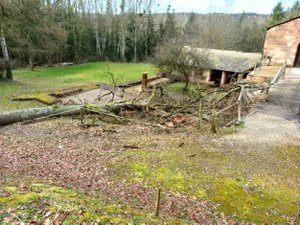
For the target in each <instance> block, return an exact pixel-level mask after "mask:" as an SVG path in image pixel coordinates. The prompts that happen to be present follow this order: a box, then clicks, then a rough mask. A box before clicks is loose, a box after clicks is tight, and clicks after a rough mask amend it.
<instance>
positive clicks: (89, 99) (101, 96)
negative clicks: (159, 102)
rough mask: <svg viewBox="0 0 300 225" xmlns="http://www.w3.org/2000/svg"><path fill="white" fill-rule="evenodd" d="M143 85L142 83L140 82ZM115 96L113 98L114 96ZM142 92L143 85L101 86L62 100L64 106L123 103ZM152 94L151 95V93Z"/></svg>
mask: <svg viewBox="0 0 300 225" xmlns="http://www.w3.org/2000/svg"><path fill="white" fill-rule="evenodd" d="M168 82H169V79H168V78H158V79H152V80H150V81H149V82H148V86H149V87H152V86H154V85H157V84H165V83H168ZM140 83H141V82H140ZM112 92H113V93H114V94H115V95H114V98H113V94H112ZM141 92H142V84H134V85H129V86H128V87H124V88H118V87H114V86H112V85H101V87H100V88H99V89H96V90H91V91H86V92H82V93H79V94H76V95H72V96H68V97H65V98H62V99H61V102H62V104H64V105H65V104H87V103H93V104H100V103H107V102H109V101H112V100H113V101H121V100H123V99H132V98H134V97H137V96H139V95H140V94H141ZM150 94H151V93H150Z"/></svg>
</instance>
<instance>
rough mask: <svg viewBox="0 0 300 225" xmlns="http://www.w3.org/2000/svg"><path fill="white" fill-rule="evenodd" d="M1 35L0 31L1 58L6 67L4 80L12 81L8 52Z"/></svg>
mask: <svg viewBox="0 0 300 225" xmlns="http://www.w3.org/2000/svg"><path fill="white" fill-rule="evenodd" d="M2 33H3V32H2V31H1V35H2V37H0V43H1V49H2V52H3V58H4V61H5V65H6V78H7V79H10V80H12V79H13V74H12V70H11V65H10V59H9V55H8V50H7V45H6V41H5V37H3V34H2Z"/></svg>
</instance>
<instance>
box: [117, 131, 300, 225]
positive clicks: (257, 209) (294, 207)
mask: <svg viewBox="0 0 300 225" xmlns="http://www.w3.org/2000/svg"><path fill="white" fill-rule="evenodd" d="M153 140H160V141H159V142H158V143H156V144H155V142H153ZM181 141H182V140H178V139H176V138H172V137H166V136H164V137H162V136H161V135H160V137H159V138H158V137H155V136H154V137H151V138H150V139H146V138H144V139H142V138H140V139H139V141H138V143H137V141H134V140H131V143H132V144H133V145H138V146H143V149H141V150H132V151H127V152H125V153H124V154H123V163H121V164H119V165H112V167H114V168H115V169H114V172H115V174H116V175H115V179H121V180H122V179H125V180H127V181H129V182H141V183H143V184H144V185H145V186H153V187H157V188H159V187H160V188H163V189H164V191H170V190H171V191H174V192H181V193H186V194H188V195H192V196H194V197H197V198H199V199H202V200H209V201H211V202H214V203H217V204H218V205H219V207H218V211H219V212H220V213H224V214H225V215H229V216H231V217H232V218H233V219H236V220H238V221H246V222H254V223H257V224H263V223H267V224H286V223H288V222H290V221H294V222H295V221H296V219H295V218H297V216H299V215H298V214H299V206H300V205H299V204H300V191H299V190H300V182H299V179H300V171H299V168H300V158H299V157H300V146H287V147H281V148H276V149H273V150H270V152H268V155H259V154H256V153H243V152H236V151H231V150H225V149H224V151H215V150H213V149H207V148H205V147H204V146H203V145H201V143H199V142H195V141H191V140H189V141H188V140H184V145H183V146H182V144H180V142H181ZM179 146H181V147H179ZM287 174H288V176H286V175H287ZM124 177H125V178H124ZM295 223H296V222H295ZM298 223H299V221H298Z"/></svg>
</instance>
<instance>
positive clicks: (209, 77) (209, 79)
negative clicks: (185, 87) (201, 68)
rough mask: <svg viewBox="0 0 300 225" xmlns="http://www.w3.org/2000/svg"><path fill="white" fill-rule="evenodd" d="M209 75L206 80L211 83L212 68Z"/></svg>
mask: <svg viewBox="0 0 300 225" xmlns="http://www.w3.org/2000/svg"><path fill="white" fill-rule="evenodd" d="M207 73H208V76H207V80H206V82H207V83H209V82H210V81H211V70H208V72H207Z"/></svg>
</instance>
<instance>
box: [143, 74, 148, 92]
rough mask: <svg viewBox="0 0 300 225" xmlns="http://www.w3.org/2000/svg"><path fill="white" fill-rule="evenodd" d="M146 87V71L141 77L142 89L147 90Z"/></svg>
mask: <svg viewBox="0 0 300 225" xmlns="http://www.w3.org/2000/svg"><path fill="white" fill-rule="evenodd" d="M147 87H148V73H147V72H144V73H143V78H142V91H145V90H147Z"/></svg>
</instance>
